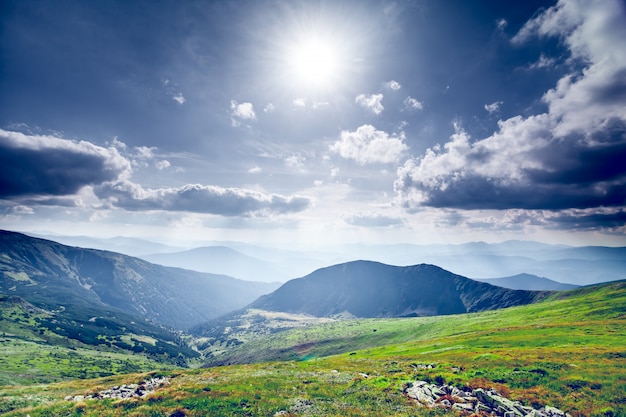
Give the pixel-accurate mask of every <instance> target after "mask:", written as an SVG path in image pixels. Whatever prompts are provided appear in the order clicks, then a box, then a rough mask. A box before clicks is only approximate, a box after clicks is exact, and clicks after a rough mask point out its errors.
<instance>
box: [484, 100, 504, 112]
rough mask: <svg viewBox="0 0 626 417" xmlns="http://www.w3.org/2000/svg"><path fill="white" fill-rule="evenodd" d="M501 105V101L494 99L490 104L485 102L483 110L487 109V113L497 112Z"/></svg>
mask: <svg viewBox="0 0 626 417" xmlns="http://www.w3.org/2000/svg"><path fill="white" fill-rule="evenodd" d="M501 105H502V102H501V101H495V102H493V103H491V104H485V110H487V111H488V112H489V114H493V113H497V112H499V111H500V106H501Z"/></svg>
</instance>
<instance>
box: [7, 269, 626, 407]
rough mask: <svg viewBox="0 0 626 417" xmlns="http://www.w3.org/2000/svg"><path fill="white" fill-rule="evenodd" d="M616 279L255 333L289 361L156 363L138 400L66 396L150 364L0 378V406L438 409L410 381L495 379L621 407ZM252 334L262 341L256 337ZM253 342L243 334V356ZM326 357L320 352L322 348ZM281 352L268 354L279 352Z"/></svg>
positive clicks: (478, 382)
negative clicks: (160, 373)
mask: <svg viewBox="0 0 626 417" xmlns="http://www.w3.org/2000/svg"><path fill="white" fill-rule="evenodd" d="M625 330H626V282H624V281H621V282H615V283H611V284H605V285H599V286H593V287H585V288H581V289H577V290H573V291H567V292H563V293H557V294H555V295H553V296H551V298H550V299H548V300H545V301H542V302H539V303H536V304H530V305H526V306H519V307H512V308H507V309H503V310H496V311H486V312H480V313H473V314H463V315H450V316H441V317H423V318H403V319H361V320H352V321H342V322H335V323H327V324H322V325H319V326H309V327H306V328H303V329H296V330H289V331H285V332H281V333H278V334H274V335H272V336H271V337H269V338H264V339H265V340H266V344H265V345H264V346H259V347H257V348H254V349H256V351H257V354H256V359H258V360H263V358H262V357H261V351H263V350H264V349H268V348H269V349H272V350H273V351H274V353H280V352H281V351H282V356H281V357H282V358H292V359H295V360H288V361H283V360H281V361H273V362H260V363H257V364H248V365H236V366H227V367H217V368H207V369H196V370H190V371H172V372H166V373H165V375H166V376H168V377H169V380H168V383H167V384H165V385H164V386H162V387H160V388H158V389H157V390H156V391H155V392H154V393H152V394H149V395H148V396H147V397H144V398H135V399H130V400H101V399H88V400H85V399H83V400H72V401H70V400H65V397H66V396H76V395H83V396H84V395H91V394H93V393H95V392H102V391H103V390H106V389H108V388H111V387H113V386H118V385H120V384H130V383H137V382H138V381H142V380H145V379H147V378H150V377H151V376H153V374H130V375H126V376H111V377H107V378H100V379H94V380H82V381H77V382H74V383H72V382H69V383H63V384H51V385H47V386H21V387H2V388H0V412H2V411H4V412H5V413H6V415H7V416H10V417H17V416H24V415H26V414H29V415H30V416H31V417H43V416H50V415H67V416H79V415H80V416H87V417H92V416H93V417H95V416H98V417H100V416H111V417H114V416H125V415H133V416H166V417H167V416H177V417H179V416H191V417H199V416H207V415H210V416H281V415H282V416H317V415H324V416H374V417H379V416H380V417H383V416H384V417H388V416H391V415H393V416H400V417H408V416H431V417H432V416H442V415H456V414H454V413H451V412H446V411H445V410H442V409H432V410H431V409H428V408H424V407H421V406H419V405H418V403H417V402H415V401H413V400H411V399H409V398H408V397H407V396H406V395H405V391H404V390H405V388H406V387H407V386H408V385H409V384H410V383H411V382H412V381H417V380H424V381H431V382H434V383H438V382H444V381H445V382H447V383H449V384H453V385H455V386H457V387H461V388H464V387H474V388H475V387H484V388H495V389H496V390H497V391H498V392H500V393H501V394H503V395H504V396H506V397H508V398H510V399H512V400H516V401H520V402H521V403H523V404H525V405H527V406H531V407H534V408H540V407H543V406H546V405H548V406H553V407H557V408H559V409H561V410H564V411H566V412H568V413H569V414H570V415H571V416H573V417H583V416H585V417H601V416H602V417H609V416H613V417H615V416H623V415H626V391H624V386H626V343H624V342H625V336H624V335H625V334H626V332H625ZM258 342H261V340H259V341H258ZM252 345H253V344H247V345H243V346H247V349H248V352H249V354H253V351H254V349H253V348H252ZM326 355H330V356H326ZM279 356H280V355H276V356H275V358H276V359H278V358H279Z"/></svg>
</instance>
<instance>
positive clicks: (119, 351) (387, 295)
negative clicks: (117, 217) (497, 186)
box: [0, 232, 626, 417]
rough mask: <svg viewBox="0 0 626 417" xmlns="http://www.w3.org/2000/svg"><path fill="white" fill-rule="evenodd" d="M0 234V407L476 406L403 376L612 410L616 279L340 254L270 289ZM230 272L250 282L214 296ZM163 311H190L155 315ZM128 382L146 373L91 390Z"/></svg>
mask: <svg viewBox="0 0 626 417" xmlns="http://www.w3.org/2000/svg"><path fill="white" fill-rule="evenodd" d="M2 237H3V246H2V250H1V251H0V257H1V259H2V262H1V263H0V266H1V267H2V279H1V280H0V288H1V290H2V292H1V294H0V313H1V314H0V332H1V335H0V369H1V371H0V413H3V415H7V416H12V417H13V416H15V417H16V416H25V415H29V416H31V417H36V416H57V415H58V416H61V415H63V416H126V415H131V416H165V417H172V416H176V417H181V416H206V415H212V416H213V415H215V416H315V415H327V416H345V415H348V416H388V415H396V416H435V415H470V414H472V413H475V414H474V415H487V414H488V413H487V411H485V410H486V409H483V410H482V411H480V410H478V408H480V407H486V406H485V405H482V406H478V405H477V403H475V401H477V400H476V399H474V400H471V401H474V403H471V402H470V404H468V405H466V407H467V409H468V410H469V408H470V407H473V408H472V412H469V411H463V409H462V407H461V406H459V407H457V409H455V410H452V409H451V408H445V407H444V406H438V405H436V404H435V400H432V404H431V403H429V402H428V401H426V400H425V399H422V400H419V399H418V400H416V399H415V398H418V397H419V398H422V397H420V396H421V395H423V394H419V393H418V394H416V393H415V392H416V391H411V389H412V388H411V387H414V386H420V384H434V385H428V386H431V387H436V386H441V387H444V386H445V387H449V388H446V389H449V390H452V389H453V388H452V387H454V388H455V389H457V390H467V392H470V391H471V392H478V393H479V394H473V395H482V394H480V392H482V391H481V390H486V391H485V392H493V393H497V395H499V396H501V397H502V398H504V400H502V401H511V404H513V403H516V404H519V406H518V407H519V409H523V410H527V411H528V410H530V409H534V410H537V411H536V413H540V412H541V413H543V412H544V411H545V410H549V409H550V407H556V409H559V410H563V412H564V413H568V414H569V415H571V416H572V417H582V416H594V417H600V416H604V417H608V416H620V415H626V397H624V391H623V387H624V386H626V348H625V346H626V343H625V342H626V339H625V336H624V334H626V332H625V330H626V307H625V306H626V281H623V280H621V281H619V280H618V281H613V282H609V283H602V284H596V285H592V286H584V287H579V288H574V289H569V290H560V291H528V290H519V289H518V290H513V289H507V288H503V287H498V286H493V285H490V284H489V283H488V282H489V281H487V282H478V281H474V280H471V279H468V278H465V277H463V276H460V275H457V274H454V273H451V272H449V271H446V270H445V269H442V268H439V267H437V266H434V265H427V264H419V265H413V266H409V267H398V266H392V265H386V264H382V263H379V262H371V261H353V262H347V263H342V264H338V265H333V266H329V267H326V268H321V269H318V270H315V271H313V272H312V273H310V274H308V275H305V276H303V277H302V278H298V279H293V280H290V281H288V282H287V283H286V284H283V285H282V286H280V287H279V288H275V287H274V288H272V287H271V286H269V287H268V286H265V287H263V285H269V284H266V283H251V282H247V281H240V280H235V279H232V278H229V277H225V276H217V277H216V276H214V275H212V274H209V273H204V275H202V273H200V272H193V271H185V270H182V269H176V268H166V267H159V266H153V265H152V264H149V263H147V262H145V261H141V260H138V259H136V258H131V257H128V256H124V255H120V254H116V253H112V252H106V251H99V250H88V249H80V248H75V247H67V246H63V245H59V244H58V243H55V242H50V241H46V240H41V239H36V238H29V237H25V236H24V235H19V234H13V233H10V232H4V233H3V235H2ZM85 260H87V261H88V262H87V264H84V263H83V261H85ZM526 278H527V277H526ZM518 279H520V278H519V277H518ZM522 279H523V278H522ZM530 279H534V278H530ZM168 281H169V282H168ZM103 282H104V283H106V285H105V284H103ZM517 282H519V281H517ZM532 282H533V283H535V281H532ZM224 283H226V284H228V285H230V287H226V288H227V289H224V287H223V284H224ZM257 284H259V286H258V287H256V285H257ZM238 285H241V286H238ZM532 285H534V284H532ZM550 285H552V284H550ZM181 286H182V287H184V288H177V287H181ZM245 286H247V287H248V288H247V291H250V290H252V289H257V290H258V291H261V292H264V294H263V293H260V294H258V296H254V297H253V296H252V295H250V296H249V297H250V298H248V299H239V300H238V301H237V299H232V300H231V301H228V299H226V300H224V297H229V296H231V295H232V296H234V295H238V296H241V295H242V291H243V290H242V289H243V288H244V287H245ZM183 290H184V291H186V292H185V293H183V292H181V291H183ZM192 292H193V293H195V295H194V296H193V297H192V296H188V294H190V293H192ZM243 294H250V293H243ZM120 297H128V298H120ZM161 297H166V298H161ZM219 298H221V300H220V302H221V304H217V305H216V304H214V302H213V301H211V300H217V299H219ZM155 300H157V302H156V303H155V302H154V301H155ZM159 300H162V301H159ZM224 302H230V303H232V304H230V305H231V307H223V306H225V304H224ZM177 303H178V304H177ZM181 303H184V307H182V306H183V304H181ZM207 304H209V305H208V306H207ZM137 306H143V308H142V309H140V310H137ZM159 306H162V307H163V308H164V310H159ZM220 306H222V307H220ZM172 308H173V309H178V310H181V309H183V308H184V309H185V310H184V311H187V312H193V314H192V315H191V316H188V317H189V318H188V319H185V320H184V321H181V320H180V319H176V320H178V321H175V320H173V319H174V318H175V317H184V316H180V315H178V316H174V317H170V318H169V321H168V322H166V323H164V322H162V321H161V318H162V317H165V316H166V315H168V314H170V313H168V311H172V310H171V309H172ZM208 308H212V309H213V310H209V309H208ZM217 308H222V310H219V309H217ZM203 309H204V310H203ZM186 314H189V313H186ZM146 381H157V382H154V383H152V382H150V384H153V385H150V386H151V388H150V389H149V390H145V391H141V393H140V394H138V395H131V396H129V397H128V398H127V399H123V398H122V397H121V395H122V394H116V395H118V396H119V397H115V398H113V397H110V395H109V394H108V393H112V392H132V390H138V389H139V388H138V387H144V386H145V384H147V382H146ZM119 387H122V388H119ZM129 387H134V388H129ZM432 389H438V388H432ZM476 390H477V391H476ZM490 390H493V391H490ZM489 395H491V394H489ZM493 395H496V394H493ZM104 396H108V397H107V398H104ZM412 396H413V397H412ZM415 396H417V397H415ZM472 398H474V397H472ZM498 398H500V397H498ZM440 401H442V400H441V399H440V400H437V404H438V403H439V402H440ZM498 401H500V400H498ZM428 404H430V405H428ZM507 404H508V403H507ZM523 407H526V408H523ZM546 407H547V408H546ZM494 410H495V409H494ZM540 410H544V411H540ZM490 412H491V411H490ZM494 412H496V411H494ZM464 413H465V414H464ZM481 413H482V414H481ZM486 413H487V414H486ZM529 415H531V414H529ZM534 415H536V416H540V415H542V414H534ZM555 415H556V414H555Z"/></svg>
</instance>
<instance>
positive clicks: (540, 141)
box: [0, 0, 626, 247]
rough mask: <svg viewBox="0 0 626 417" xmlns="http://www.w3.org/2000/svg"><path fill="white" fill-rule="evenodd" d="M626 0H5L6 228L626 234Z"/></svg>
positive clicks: (287, 239) (248, 235) (255, 238)
mask: <svg viewBox="0 0 626 417" xmlns="http://www.w3.org/2000/svg"><path fill="white" fill-rule="evenodd" d="M624 39H626V6H625V4H624V2H623V1H621V0H559V1H537V0H528V1H519V2H502V1H498V0H473V1H461V0H437V1H431V0H413V1H409V0H407V1H386V0H371V1H349V0H345V1H323V0H319V1H280V0H254V1H252V0H251V1H246V0H241V1H208V0H207V1H195V0H186V1H174V0H166V1H159V0H156V1H153V0H150V1H147V0H146V1H143V0H135V1H130V2H129V1H125V0H121V1H117V0H103V1H87V2H85V1H79V0H59V1H54V2H50V1H44V0H41V1H40V0H3V1H2V2H0V92H1V93H0V228H3V229H8V230H15V231H23V232H33V233H54V234H63V235H85V236H94V237H113V236H133V237H144V238H150V239H153V240H154V239H156V240H161V241H166V242H167V241H174V240H177V241H202V240H205V241H209V240H234V241H244V242H251V243H265V244H282V245H290V246H294V247H295V246H301V245H312V246H315V245H326V244H331V243H332V244H341V243H365V244H384V243H390V244H391V243H422V244H423V243H461V242H469V241H479V240H480V241H487V242H500V241H505V240H509V239H519V240H535V241H542V242H547V243H565V244H572V245H591V244H602V245H612V246H614V245H620V246H626V210H625V207H626V46H625V44H624Z"/></svg>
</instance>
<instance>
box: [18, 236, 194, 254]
mask: <svg viewBox="0 0 626 417" xmlns="http://www.w3.org/2000/svg"><path fill="white" fill-rule="evenodd" d="M26 234H27V235H28V236H32V237H36V238H39V239H45V240H52V241H54V242H57V243H61V244H63V245H68V246H78V247H81V248H89V249H99V250H107V251H111V252H118V253H123V254H124V255H130V256H140V255H145V254H149V253H164V252H176V251H180V250H181V249H182V248H180V247H176V246H170V245H164V244H162V243H157V242H152V241H149V240H145V239H139V238H134V237H123V236H117V237H112V238H108V239H99V238H94V237H89V236H61V235H46V234H38V233H26Z"/></svg>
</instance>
